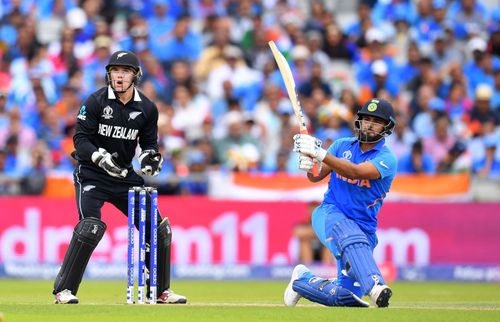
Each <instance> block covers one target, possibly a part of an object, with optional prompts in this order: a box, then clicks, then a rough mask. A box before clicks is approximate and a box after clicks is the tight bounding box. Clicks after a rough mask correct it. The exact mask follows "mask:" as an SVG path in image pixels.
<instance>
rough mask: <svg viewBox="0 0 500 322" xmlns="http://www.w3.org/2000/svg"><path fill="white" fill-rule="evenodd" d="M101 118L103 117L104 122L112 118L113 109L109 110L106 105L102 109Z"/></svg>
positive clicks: (109, 107)
mask: <svg viewBox="0 0 500 322" xmlns="http://www.w3.org/2000/svg"><path fill="white" fill-rule="evenodd" d="M101 117H104V118H105V119H106V120H109V119H112V118H113V109H112V108H111V106H109V105H108V106H106V107H105V108H104V110H103V111H102V115H101Z"/></svg>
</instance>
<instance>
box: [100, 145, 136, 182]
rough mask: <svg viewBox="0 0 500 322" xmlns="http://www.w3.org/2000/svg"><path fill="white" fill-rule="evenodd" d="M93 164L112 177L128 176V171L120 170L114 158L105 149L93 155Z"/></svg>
mask: <svg viewBox="0 0 500 322" xmlns="http://www.w3.org/2000/svg"><path fill="white" fill-rule="evenodd" d="M92 162H94V163H95V164H96V165H97V166H99V167H100V168H102V169H103V170H104V171H106V172H107V173H108V174H109V175H110V176H112V177H116V178H125V177H126V176H127V173H128V170H127V169H122V168H120V166H119V165H118V164H117V163H116V161H115V160H114V159H113V156H112V155H111V154H110V153H109V152H108V151H106V150H105V149H103V148H99V150H97V151H95V152H94V153H92Z"/></svg>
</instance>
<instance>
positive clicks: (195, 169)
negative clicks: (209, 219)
mask: <svg viewBox="0 0 500 322" xmlns="http://www.w3.org/2000/svg"><path fill="white" fill-rule="evenodd" d="M187 166H188V170H189V173H188V175H187V176H185V177H184V178H183V179H182V183H181V186H182V194H185V195H207V194H208V172H207V170H208V164H207V160H206V158H205V155H204V154H203V152H201V151H199V150H196V149H195V150H191V151H188V153H187Z"/></svg>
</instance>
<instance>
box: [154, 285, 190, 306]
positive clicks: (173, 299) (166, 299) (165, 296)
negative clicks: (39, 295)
mask: <svg viewBox="0 0 500 322" xmlns="http://www.w3.org/2000/svg"><path fill="white" fill-rule="evenodd" d="M156 303H158V304H186V303H187V298H186V297H185V296H183V295H180V294H177V293H175V292H174V291H172V290H170V289H168V290H166V291H164V292H163V293H161V294H160V296H158V298H157V299H156Z"/></svg>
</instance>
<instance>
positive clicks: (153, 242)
mask: <svg viewBox="0 0 500 322" xmlns="http://www.w3.org/2000/svg"><path fill="white" fill-rule="evenodd" d="M137 196H138V197H139V198H138V199H137ZM147 197H149V198H150V208H149V215H150V217H149V218H150V222H151V225H150V235H151V238H150V243H149V244H150V245H149V246H150V252H149V255H150V256H149V290H150V292H149V304H156V298H157V281H158V274H157V266H158V256H157V254H158V232H157V231H158V222H157V221H156V218H157V214H158V190H156V189H155V188H151V187H132V188H130V189H129V191H128V249H127V283H128V285H127V303H128V304H134V303H135V295H134V283H135V281H134V265H135V262H134V252H135V245H134V244H135V240H134V233H135V208H136V203H137V201H138V205H139V207H138V209H139V261H138V270H137V302H138V303H139V304H144V303H145V302H146V301H145V297H146V294H145V293H146V292H145V288H146V285H145V284H146V283H145V282H146V216H147V209H146V201H147V200H146V199H147Z"/></svg>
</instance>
